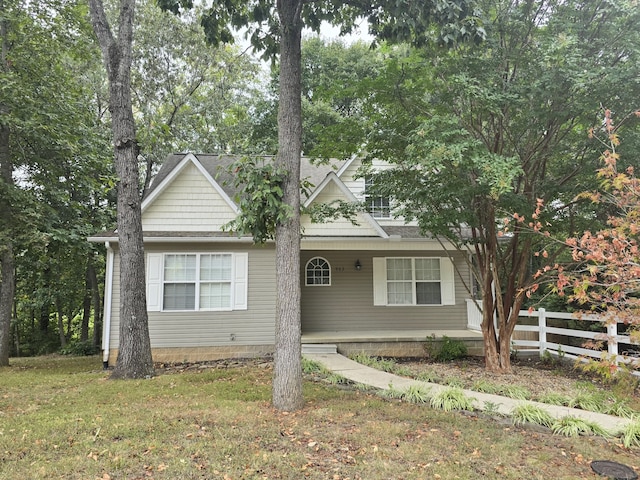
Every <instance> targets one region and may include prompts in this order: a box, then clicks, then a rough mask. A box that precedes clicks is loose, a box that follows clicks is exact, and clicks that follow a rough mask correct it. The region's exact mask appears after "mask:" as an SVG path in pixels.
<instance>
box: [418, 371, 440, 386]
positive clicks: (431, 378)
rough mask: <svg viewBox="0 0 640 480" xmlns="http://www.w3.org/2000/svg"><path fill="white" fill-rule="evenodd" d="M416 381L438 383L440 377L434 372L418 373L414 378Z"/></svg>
mask: <svg viewBox="0 0 640 480" xmlns="http://www.w3.org/2000/svg"><path fill="white" fill-rule="evenodd" d="M416 380H420V381H421V382H427V383H440V376H439V375H438V374H437V373H436V372H435V371H434V370H426V371H423V372H420V373H419V374H418V375H417V376H416Z"/></svg>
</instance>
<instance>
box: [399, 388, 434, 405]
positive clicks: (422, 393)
mask: <svg viewBox="0 0 640 480" xmlns="http://www.w3.org/2000/svg"><path fill="white" fill-rule="evenodd" d="M430 390H431V389H430V388H428V387H423V386H421V385H411V386H410V387H408V388H407V389H406V390H404V392H403V395H402V399H403V400H405V401H407V402H410V403H429V392H430Z"/></svg>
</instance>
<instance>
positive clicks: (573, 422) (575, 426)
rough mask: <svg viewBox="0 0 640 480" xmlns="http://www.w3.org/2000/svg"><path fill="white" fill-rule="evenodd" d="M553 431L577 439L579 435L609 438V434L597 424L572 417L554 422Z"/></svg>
mask: <svg viewBox="0 0 640 480" xmlns="http://www.w3.org/2000/svg"><path fill="white" fill-rule="evenodd" d="M551 430H552V431H553V433H555V434H558V435H565V436H567V437H577V436H578V435H599V436H601V437H608V436H609V433H608V432H607V431H606V430H605V429H604V428H602V427H601V426H600V425H598V424H597V423H595V422H590V421H588V420H584V419H582V418H578V417H574V416H571V415H569V416H567V417H562V418H560V419H558V420H556V421H555V422H553V425H551Z"/></svg>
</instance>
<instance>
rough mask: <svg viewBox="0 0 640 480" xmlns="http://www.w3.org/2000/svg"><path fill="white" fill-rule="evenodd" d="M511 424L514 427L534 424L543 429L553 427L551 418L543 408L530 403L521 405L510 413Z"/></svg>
mask: <svg viewBox="0 0 640 480" xmlns="http://www.w3.org/2000/svg"><path fill="white" fill-rule="evenodd" d="M511 417H512V418H513V423H514V424H516V425H524V424H527V423H534V424H536V425H542V426H544V427H551V425H553V417H552V416H551V415H550V414H549V412H547V411H546V410H544V409H543V408H541V407H539V406H537V405H533V404H531V403H523V404H521V405H518V406H517V407H515V408H514V409H513V410H512V411H511Z"/></svg>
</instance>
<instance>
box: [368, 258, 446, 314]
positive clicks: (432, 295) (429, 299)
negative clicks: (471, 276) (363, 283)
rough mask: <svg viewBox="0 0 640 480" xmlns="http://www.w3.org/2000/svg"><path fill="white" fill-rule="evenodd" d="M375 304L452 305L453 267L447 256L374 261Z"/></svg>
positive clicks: (376, 259) (377, 259) (378, 259)
mask: <svg viewBox="0 0 640 480" xmlns="http://www.w3.org/2000/svg"><path fill="white" fill-rule="evenodd" d="M373 276H374V305H387V306H395V305H453V304H455V291H454V288H455V287H454V278H453V264H452V263H451V261H450V260H449V259H448V258H446V257H442V258H440V257H434V258H429V257H389V258H374V259H373Z"/></svg>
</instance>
